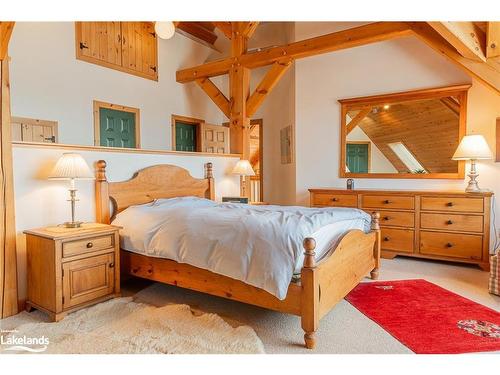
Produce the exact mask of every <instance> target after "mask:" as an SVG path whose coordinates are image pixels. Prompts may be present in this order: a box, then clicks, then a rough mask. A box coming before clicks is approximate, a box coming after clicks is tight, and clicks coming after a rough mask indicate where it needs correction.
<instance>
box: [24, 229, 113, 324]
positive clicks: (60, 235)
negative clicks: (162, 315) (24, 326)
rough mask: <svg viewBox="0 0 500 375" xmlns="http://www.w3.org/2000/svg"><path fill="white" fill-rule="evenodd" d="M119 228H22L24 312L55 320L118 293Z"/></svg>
mask: <svg viewBox="0 0 500 375" xmlns="http://www.w3.org/2000/svg"><path fill="white" fill-rule="evenodd" d="M119 229H120V228H119V227H116V226H112V225H105V224H97V223H85V224H82V227H80V228H64V227H46V228H39V229H33V230H26V231H24V233H25V234H26V249H27V256H28V301H27V302H26V310H27V311H31V310H32V309H33V308H36V309H38V310H42V311H45V312H46V313H48V314H49V316H50V318H51V319H52V320H53V321H59V320H61V319H63V318H64V316H65V315H66V314H67V313H70V312H72V311H75V310H78V309H80V308H82V307H85V306H88V305H92V304H95V303H98V302H102V301H105V300H107V299H110V298H114V297H118V296H119V295H120V240H119V235H118V231H119Z"/></svg>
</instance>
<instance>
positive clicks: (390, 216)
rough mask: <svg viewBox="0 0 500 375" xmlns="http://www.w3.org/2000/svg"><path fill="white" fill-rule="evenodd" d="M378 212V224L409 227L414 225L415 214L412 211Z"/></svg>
mask: <svg viewBox="0 0 500 375" xmlns="http://www.w3.org/2000/svg"><path fill="white" fill-rule="evenodd" d="M369 213H370V212H369ZM379 213H380V225H382V226H387V225H388V226H395V227H409V228H412V227H414V226H415V214H414V213H413V212H401V211H379Z"/></svg>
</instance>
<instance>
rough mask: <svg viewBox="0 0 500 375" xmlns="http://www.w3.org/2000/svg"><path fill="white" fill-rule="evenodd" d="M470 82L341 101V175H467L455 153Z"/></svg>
mask: <svg viewBox="0 0 500 375" xmlns="http://www.w3.org/2000/svg"><path fill="white" fill-rule="evenodd" d="M470 86H471V85H469V84H467V85H459V86H448V87H438V88H432V89H425V90H416V91H407V92H400V93H392V94H386V95H376V96H366V97H359V98H351V99H342V100H339V103H340V105H341V127H340V142H341V144H340V150H341V154H340V168H339V174H340V177H346V178H413V179H421V178H444V179H446V178H450V179H460V178H464V175H465V162H463V161H455V160H452V159H451V157H452V155H453V153H454V152H455V150H456V148H457V147H458V144H459V142H460V140H461V139H462V137H463V136H464V135H465V133H466V119H467V91H468V90H469V88H470Z"/></svg>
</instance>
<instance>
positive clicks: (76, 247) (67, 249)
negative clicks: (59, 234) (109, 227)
mask: <svg viewBox="0 0 500 375" xmlns="http://www.w3.org/2000/svg"><path fill="white" fill-rule="evenodd" d="M114 245H115V244H114V236H113V235H112V234H108V235H105V236H100V237H88V238H85V239H83V240H77V241H70V242H64V243H63V244H62V250H63V251H62V252H63V255H62V256H63V258H68V257H71V256H74V255H79V254H85V253H90V252H94V251H99V250H104V249H109V248H113V247H114Z"/></svg>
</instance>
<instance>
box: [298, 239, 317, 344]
mask: <svg viewBox="0 0 500 375" xmlns="http://www.w3.org/2000/svg"><path fill="white" fill-rule="evenodd" d="M303 245H304V250H305V252H304V255H305V257H304V265H303V267H302V271H301V283H302V294H301V325H302V329H303V330H304V332H305V333H304V342H305V344H306V348H308V349H314V347H315V346H316V338H315V332H316V330H317V329H318V325H319V284H318V278H317V275H316V260H315V258H314V256H315V255H316V253H315V252H314V249H315V248H316V241H315V240H314V238H311V237H307V238H305V239H304V244H303Z"/></svg>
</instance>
